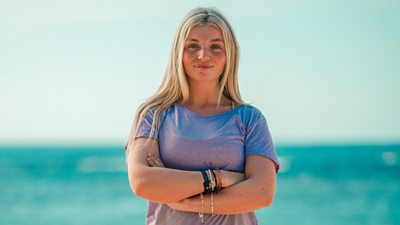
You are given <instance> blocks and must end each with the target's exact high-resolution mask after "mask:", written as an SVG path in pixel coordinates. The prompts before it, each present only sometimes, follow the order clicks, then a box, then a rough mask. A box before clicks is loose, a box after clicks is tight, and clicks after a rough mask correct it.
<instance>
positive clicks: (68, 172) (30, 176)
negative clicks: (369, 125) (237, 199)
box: [0, 145, 400, 225]
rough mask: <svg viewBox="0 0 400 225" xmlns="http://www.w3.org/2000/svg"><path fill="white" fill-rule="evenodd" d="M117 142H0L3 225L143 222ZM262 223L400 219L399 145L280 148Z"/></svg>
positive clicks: (142, 210)
mask: <svg viewBox="0 0 400 225" xmlns="http://www.w3.org/2000/svg"><path fill="white" fill-rule="evenodd" d="M122 148H123V147H122V146H120V147H115V148H109V147H103V148H101V147H93V148H60V147H57V148H49V147H47V148H26V147H25V148H16V147H14V148H10V147H3V148H0V177H1V179H0V185H1V188H0V198H1V201H0V224H2V225H3V224H4V225H20V224H21V225H22V224H24V225H25V224H41V225H46V224H60V225H62V224H68V225H73V224H79V225H82V224H96V225H97V224H121V225H122V224H124V225H126V224H131V225H135V224H144V218H145V214H146V201H144V200H142V199H139V198H137V197H135V196H134V195H133V194H132V193H131V191H130V188H129V183H128V179H127V173H126V167H125V161H124V152H123V150H122ZM277 152H278V154H279V156H280V160H281V164H282V168H281V172H280V173H279V175H278V187H277V192H276V196H275V201H274V204H273V206H271V207H269V208H267V209H262V210H259V211H257V212H256V214H257V215H258V218H259V221H260V224H274V225H280V224H282V225H283V224H285V225H287V224H296V225H303V224H304V225H313V224H316V225H319V224H323V225H331V224H332V225H333V224H360V225H361V224H363V225H365V224H379V225H381V224H388V225H389V224H393V225H394V224H400V222H399V221H400V204H399V202H400V145H391V146H340V147H277Z"/></svg>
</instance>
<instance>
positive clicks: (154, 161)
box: [146, 153, 165, 167]
mask: <svg viewBox="0 0 400 225" xmlns="http://www.w3.org/2000/svg"><path fill="white" fill-rule="evenodd" d="M146 159H147V163H148V164H149V166H150V167H165V165H164V163H163V162H162V161H161V159H160V157H159V156H157V155H154V154H152V153H148V154H147V158H146Z"/></svg>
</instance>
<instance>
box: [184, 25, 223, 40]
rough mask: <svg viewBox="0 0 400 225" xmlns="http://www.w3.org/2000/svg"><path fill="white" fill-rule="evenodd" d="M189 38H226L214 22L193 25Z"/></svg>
mask: <svg viewBox="0 0 400 225" xmlns="http://www.w3.org/2000/svg"><path fill="white" fill-rule="evenodd" d="M187 39H188V40H222V41H223V40H224V37H223V35H222V32H221V30H220V29H219V28H218V27H217V26H216V25H213V24H210V23H206V24H201V25H196V26H194V27H192V29H191V30H190V32H189V35H188V38H187Z"/></svg>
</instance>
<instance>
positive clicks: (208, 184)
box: [201, 170, 212, 194]
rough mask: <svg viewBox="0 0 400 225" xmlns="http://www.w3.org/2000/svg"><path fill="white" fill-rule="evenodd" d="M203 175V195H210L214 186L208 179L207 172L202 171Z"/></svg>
mask: <svg viewBox="0 0 400 225" xmlns="http://www.w3.org/2000/svg"><path fill="white" fill-rule="evenodd" d="M201 174H202V175H203V179H204V182H203V186H204V192H203V194H208V193H211V192H212V184H211V182H210V179H209V178H208V175H207V172H206V170H202V171H201Z"/></svg>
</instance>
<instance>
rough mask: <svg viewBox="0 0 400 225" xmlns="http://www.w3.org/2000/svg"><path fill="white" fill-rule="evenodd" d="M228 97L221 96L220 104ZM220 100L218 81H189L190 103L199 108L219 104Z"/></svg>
mask: <svg viewBox="0 0 400 225" xmlns="http://www.w3.org/2000/svg"><path fill="white" fill-rule="evenodd" d="M226 100H227V99H226V97H225V96H222V97H221V102H220V104H221V105H223V104H224V102H226ZM217 102H218V83H213V84H210V83H194V82H190V81H189V101H188V102H187V104H188V105H191V106H195V107H198V108H204V107H210V106H217Z"/></svg>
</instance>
